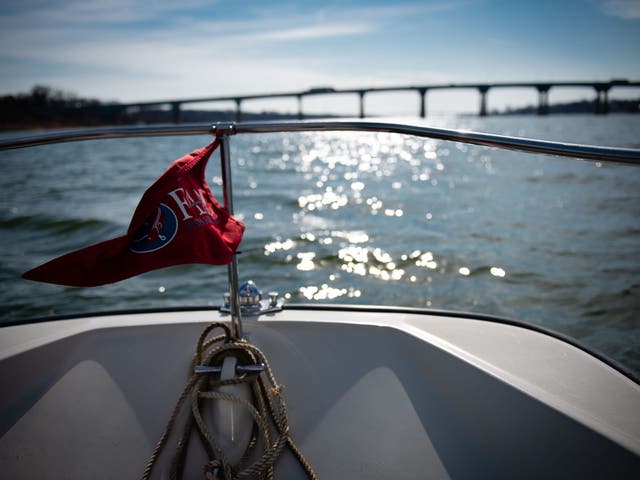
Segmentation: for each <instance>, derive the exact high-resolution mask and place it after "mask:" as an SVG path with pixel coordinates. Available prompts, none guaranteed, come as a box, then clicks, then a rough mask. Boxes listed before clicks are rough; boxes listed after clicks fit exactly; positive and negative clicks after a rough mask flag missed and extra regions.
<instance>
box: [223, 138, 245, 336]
mask: <svg viewBox="0 0 640 480" xmlns="http://www.w3.org/2000/svg"><path fill="white" fill-rule="evenodd" d="M219 138H220V165H221V169H222V178H223V182H224V206H225V208H226V209H227V211H228V212H229V213H230V214H231V215H233V185H232V183H231V151H230V148H229V135H228V133H222V134H221V135H219ZM227 268H228V272H229V293H230V294H231V297H230V299H229V300H230V301H229V310H230V312H231V331H232V333H233V335H234V337H236V338H238V339H240V338H242V335H243V333H242V318H241V313H240V299H239V298H238V260H237V258H236V256H235V255H233V257H232V259H231V263H230V264H229V265H228V267H227Z"/></svg>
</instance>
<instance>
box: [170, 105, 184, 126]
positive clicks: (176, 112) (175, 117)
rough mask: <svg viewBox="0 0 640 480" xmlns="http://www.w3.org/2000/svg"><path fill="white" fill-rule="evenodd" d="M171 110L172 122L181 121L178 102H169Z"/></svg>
mask: <svg viewBox="0 0 640 480" xmlns="http://www.w3.org/2000/svg"><path fill="white" fill-rule="evenodd" d="M171 112H172V113H173V123H181V122H182V112H181V111H180V102H174V103H172V104H171Z"/></svg>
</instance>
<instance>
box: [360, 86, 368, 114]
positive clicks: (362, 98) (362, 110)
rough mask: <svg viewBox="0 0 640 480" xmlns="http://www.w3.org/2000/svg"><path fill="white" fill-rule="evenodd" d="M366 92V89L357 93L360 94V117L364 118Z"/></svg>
mask: <svg viewBox="0 0 640 480" xmlns="http://www.w3.org/2000/svg"><path fill="white" fill-rule="evenodd" d="M365 93H367V91H366V90H360V91H359V92H358V95H359V96H360V118H364V94H365Z"/></svg>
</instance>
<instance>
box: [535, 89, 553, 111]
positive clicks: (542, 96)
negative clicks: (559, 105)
mask: <svg viewBox="0 0 640 480" xmlns="http://www.w3.org/2000/svg"><path fill="white" fill-rule="evenodd" d="M536 89H537V90H538V115H547V114H548V113H549V90H550V89H551V86H550V85H536Z"/></svg>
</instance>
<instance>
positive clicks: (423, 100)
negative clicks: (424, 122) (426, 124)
mask: <svg viewBox="0 0 640 480" xmlns="http://www.w3.org/2000/svg"><path fill="white" fill-rule="evenodd" d="M418 93H419V94H420V118H425V117H426V116H427V99H426V96H427V89H426V88H419V89H418Z"/></svg>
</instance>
